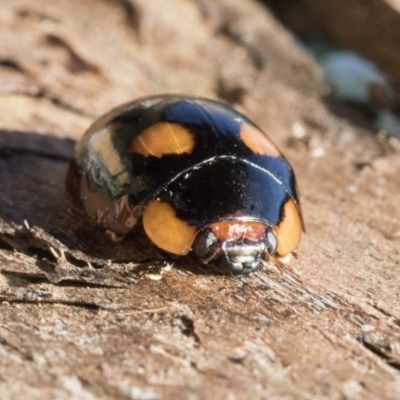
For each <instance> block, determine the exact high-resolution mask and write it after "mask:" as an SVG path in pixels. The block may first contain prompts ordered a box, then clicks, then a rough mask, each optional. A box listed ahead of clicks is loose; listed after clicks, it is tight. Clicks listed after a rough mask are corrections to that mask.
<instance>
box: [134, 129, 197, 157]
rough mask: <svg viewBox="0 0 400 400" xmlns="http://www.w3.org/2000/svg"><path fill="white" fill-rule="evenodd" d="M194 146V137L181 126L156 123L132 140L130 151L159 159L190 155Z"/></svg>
mask: <svg viewBox="0 0 400 400" xmlns="http://www.w3.org/2000/svg"><path fill="white" fill-rule="evenodd" d="M194 145H195V140H194V135H193V134H192V133H190V132H189V131H188V130H187V129H186V128H185V127H184V126H182V125H181V124H175V123H169V122H158V123H157V124H154V125H153V126H151V127H150V128H147V129H145V130H144V131H143V132H142V133H141V134H140V135H138V136H136V137H135V138H134V139H133V141H132V144H131V148H130V151H132V152H134V153H139V154H142V155H143V156H145V157H148V156H154V157H158V158H161V157H162V156H164V155H165V154H183V153H188V154H190V153H191V152H192V150H193V148H194Z"/></svg>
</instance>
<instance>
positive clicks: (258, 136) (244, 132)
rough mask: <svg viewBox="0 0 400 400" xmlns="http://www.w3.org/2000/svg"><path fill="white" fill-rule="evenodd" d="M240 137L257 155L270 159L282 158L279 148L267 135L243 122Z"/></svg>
mask: <svg viewBox="0 0 400 400" xmlns="http://www.w3.org/2000/svg"><path fill="white" fill-rule="evenodd" d="M239 137H240V139H241V140H242V141H243V143H244V144H245V145H246V146H247V147H248V148H250V149H251V150H252V151H253V153H255V154H260V155H263V156H269V157H281V156H282V153H281V152H280V151H279V149H278V147H276V145H275V143H274V142H273V141H272V140H271V139H270V138H269V137H268V136H267V135H266V134H265V133H263V132H262V131H260V130H259V129H257V128H256V127H255V126H252V125H250V124H247V123H246V122H243V124H242V126H241V128H240V133H239Z"/></svg>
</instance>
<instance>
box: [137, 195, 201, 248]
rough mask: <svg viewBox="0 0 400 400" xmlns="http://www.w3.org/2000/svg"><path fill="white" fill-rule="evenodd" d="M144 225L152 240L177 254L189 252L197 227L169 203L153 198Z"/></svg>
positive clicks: (147, 209)
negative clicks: (188, 222) (180, 215)
mask: <svg viewBox="0 0 400 400" xmlns="http://www.w3.org/2000/svg"><path fill="white" fill-rule="evenodd" d="M143 227H144V230H145V232H146V234H147V236H148V237H149V238H150V240H151V241H152V242H153V243H154V244H156V245H157V246H158V247H160V248H161V249H163V250H165V251H168V252H170V253H173V254H177V255H185V254H188V253H189V251H190V248H191V246H192V243H193V240H194V237H195V235H196V232H197V228H196V227H194V226H190V225H188V224H187V223H186V222H185V221H182V220H181V219H179V218H178V217H177V216H176V214H175V210H174V209H173V207H172V206H171V205H169V204H168V203H165V202H162V201H159V200H157V199H155V200H152V201H151V202H150V203H149V204H148V205H147V207H146V209H145V211H144V213H143Z"/></svg>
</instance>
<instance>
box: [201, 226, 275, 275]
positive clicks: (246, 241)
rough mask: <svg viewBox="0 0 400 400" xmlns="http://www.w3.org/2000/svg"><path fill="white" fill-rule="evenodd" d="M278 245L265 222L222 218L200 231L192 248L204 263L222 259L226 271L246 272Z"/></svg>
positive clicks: (252, 269) (220, 266)
mask: <svg viewBox="0 0 400 400" xmlns="http://www.w3.org/2000/svg"><path fill="white" fill-rule="evenodd" d="M276 247H277V241H276V237H275V235H274V234H273V232H272V230H271V228H270V227H268V226H266V225H265V224H264V223H261V222H254V221H221V222H218V223H215V224H211V225H208V226H207V227H206V228H205V229H203V230H201V231H200V232H199V234H198V235H197V237H196V239H195V242H194V244H193V251H194V253H195V254H196V256H197V257H198V258H199V259H200V261H202V262H203V263H206V264H208V263H213V264H215V262H217V263H218V262H219V269H220V270H222V271H223V272H228V273H229V272H230V273H234V274H243V273H249V272H253V271H256V270H257V269H259V268H260V267H261V266H262V261H263V260H264V261H267V260H268V259H269V256H270V255H271V254H274V253H275V252H276Z"/></svg>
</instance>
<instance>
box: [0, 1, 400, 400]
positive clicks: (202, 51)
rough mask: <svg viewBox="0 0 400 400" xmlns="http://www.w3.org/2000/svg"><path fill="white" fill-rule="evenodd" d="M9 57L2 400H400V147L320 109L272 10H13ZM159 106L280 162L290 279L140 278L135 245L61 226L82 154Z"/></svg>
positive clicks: (144, 255)
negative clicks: (193, 113)
mask: <svg viewBox="0 0 400 400" xmlns="http://www.w3.org/2000/svg"><path fill="white" fill-rule="evenodd" d="M0 44H1V46H0V101H1V107H0V182H1V190H0V272H1V273H0V300H1V303H0V393H1V397H2V398H3V399H23V398H29V399H41V400H43V399H208V398H221V399H249V398H254V399H264V398H268V399H292V398H296V399H310V398H318V399H367V398H370V399H376V398H386V399H396V398H399V397H400V372H399V369H400V350H399V348H400V347H399V346H400V340H399V337H400V305H399V304H400V303H399V295H400V289H399V288H400V219H399V215H400V195H399V186H400V157H399V152H400V151H399V148H398V145H396V143H395V142H390V141H388V140H386V139H384V138H380V137H379V136H378V137H377V136H374V134H373V132H371V131H368V130H366V129H360V128H357V127H356V126H354V125H352V124H350V123H349V122H346V121H345V120H342V119H340V118H338V117H336V116H335V115H333V114H332V113H331V112H330V111H329V110H328V109H327V108H326V107H325V105H324V102H323V100H322V99H321V96H320V93H321V88H322V84H321V82H320V78H319V77H320V74H319V71H318V69H317V67H316V66H315V65H314V64H313V62H312V60H310V59H309V58H308V57H307V56H306V55H305V54H303V53H302V52H301V50H300V49H298V48H297V47H296V45H295V43H294V41H293V38H292V36H291V35H290V34H289V33H288V32H287V31H285V29H284V28H283V27H282V26H281V25H280V24H279V23H278V22H277V21H276V20H275V19H274V18H273V17H272V16H271V14H270V13H269V11H268V10H267V9H266V8H265V7H264V6H263V5H261V4H259V3H256V2H255V1H242V0H220V1H218V2H216V1H214V0H197V1H194V0H163V1H148V0H131V1H128V0H115V1H110V0H81V1H61V0H58V1H54V0H52V1H50V0H40V1H36V2H31V1H28V0H14V1H12V2H11V1H9V2H2V3H1V4H0ZM161 92H179V93H187V94H198V95H203V96H208V97H214V98H217V97H219V98H222V99H223V100H225V101H228V102H230V103H232V104H233V105H234V106H235V107H237V108H238V109H239V110H241V111H244V112H245V113H246V114H248V115H249V117H250V118H252V119H254V120H255V121H256V122H257V123H258V124H259V125H260V126H261V127H262V128H264V129H265V130H266V131H267V132H268V133H269V134H270V135H271V136H272V137H273V138H274V139H275V140H276V142H277V143H278V144H279V145H280V146H281V147H282V149H283V151H284V153H285V154H286V155H287V157H288V158H289V159H290V160H291V162H292V164H293V165H294V168H295V170H296V173H297V177H298V180H299V186H300V191H301V198H302V202H303V207H304V215H305V220H306V227H307V234H306V235H305V236H304V239H303V240H302V243H301V246H300V248H299V249H298V251H297V252H296V254H295V256H294V257H293V258H292V260H291V262H290V263H289V264H287V265H283V264H282V265H280V264H278V263H277V264H276V265H274V264H271V265H270V266H269V267H267V268H266V269H265V270H263V271H260V272H257V273H255V274H252V275H250V276H239V277H237V276H234V277H232V276H218V275H215V274H212V273H210V272H209V271H207V270H206V269H204V268H200V267H199V266H196V265H195V264H194V263H193V261H191V260H190V259H189V258H182V259H178V260H177V261H176V266H175V268H174V269H172V270H171V271H165V270H159V269H157V268H154V271H153V270H150V272H151V273H150V272H149V271H143V268H141V264H140V261H143V260H146V259H150V258H152V257H154V256H155V255H156V253H157V250H156V249H154V248H153V247H152V246H151V245H150V244H149V243H148V241H147V240H146V238H144V237H143V236H141V235H140V234H139V233H138V232H135V233H136V234H132V235H131V237H129V238H128V239H126V240H125V241H124V242H122V243H120V244H118V245H116V244H113V243H111V242H110V241H109V240H108V239H107V238H106V237H105V236H104V235H103V234H102V232H99V231H97V230H96V228H95V226H94V225H93V224H91V223H90V222H88V221H87V220H86V219H85V218H84V216H83V215H81V214H80V213H79V211H77V210H76V209H75V208H74V207H72V205H71V204H70V202H69V200H68V198H67V197H66V195H65V193H64V177H65V173H66V170H67V166H68V160H69V159H70V158H71V157H72V154H73V144H74V141H75V140H76V139H77V138H78V137H79V136H80V135H81V134H82V132H83V131H84V129H85V128H86V127H87V126H88V125H89V123H90V122H91V120H92V119H93V118H94V117H95V116H97V115H99V114H100V113H102V112H104V111H107V110H108V109H109V108H111V107H113V106H115V105H117V104H119V103H122V102H124V101H127V100H130V99H132V98H136V97H138V96H142V95H146V94H153V93H161ZM151 278H152V279H151ZM159 278H161V279H159Z"/></svg>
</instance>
